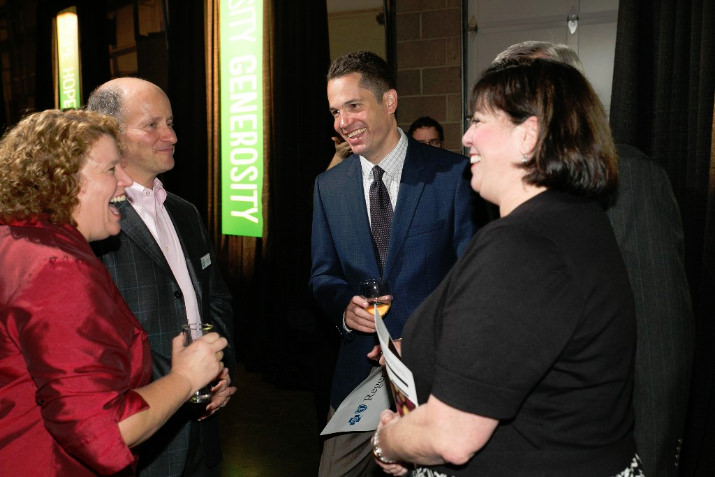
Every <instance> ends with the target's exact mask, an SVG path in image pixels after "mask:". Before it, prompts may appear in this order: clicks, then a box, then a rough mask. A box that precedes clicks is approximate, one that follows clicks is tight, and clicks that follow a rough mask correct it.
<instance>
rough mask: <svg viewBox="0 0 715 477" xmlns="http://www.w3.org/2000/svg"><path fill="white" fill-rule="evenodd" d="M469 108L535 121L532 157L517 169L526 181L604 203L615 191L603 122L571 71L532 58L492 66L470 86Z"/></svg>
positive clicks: (588, 90) (594, 99) (611, 150)
mask: <svg viewBox="0 0 715 477" xmlns="http://www.w3.org/2000/svg"><path fill="white" fill-rule="evenodd" d="M471 104H472V106H473V107H474V108H475V109H476V110H486V111H503V112H504V113H506V114H507V116H508V117H509V119H510V120H511V122H512V123H513V124H521V123H523V122H524V121H526V120H527V119H528V118H530V117H531V116H535V117H536V118H537V119H538V122H539V137H538V140H537V143H536V146H535V147H534V153H533V156H531V157H530V158H529V159H528V160H527V161H526V162H525V163H524V164H521V165H520V167H522V168H523V169H525V171H526V175H525V177H524V181H525V182H526V183H528V184H533V185H538V186H544V187H547V188H550V189H555V190H562V191H567V192H571V193H573V194H576V195H581V196H587V197H594V198H598V199H601V200H604V201H605V200H607V199H608V194H609V193H610V192H612V191H613V190H615V187H616V185H617V181H618V163H617V156H616V148H615V146H614V144H613V138H612V136H611V129H610V127H609V125H608V119H607V117H606V114H605V112H604V110H603V106H602V105H601V102H600V101H599V99H598V96H597V95H596V93H595V92H594V91H593V88H592V87H591V85H590V84H589V83H588V81H587V80H586V79H585V78H584V76H583V75H582V74H581V73H580V72H579V71H577V70H576V69H575V68H573V67H571V66H569V65H566V64H563V63H560V62H555V61H551V60H546V59H531V58H520V59H515V60H511V61H503V62H498V63H495V64H494V65H492V66H491V67H489V68H488V69H487V70H486V71H485V72H484V74H483V75H482V78H481V79H480V80H479V81H478V82H477V84H476V85H475V86H474V89H473V91H472V103H471Z"/></svg>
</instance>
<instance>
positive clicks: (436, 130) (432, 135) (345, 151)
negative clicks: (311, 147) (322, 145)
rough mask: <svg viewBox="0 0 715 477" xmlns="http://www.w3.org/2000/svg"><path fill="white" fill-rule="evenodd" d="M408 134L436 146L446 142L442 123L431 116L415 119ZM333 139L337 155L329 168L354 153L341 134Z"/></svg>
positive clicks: (423, 142)
mask: <svg viewBox="0 0 715 477" xmlns="http://www.w3.org/2000/svg"><path fill="white" fill-rule="evenodd" d="M407 135H408V136H410V137H411V138H414V139H416V140H417V141H419V142H421V143H422V144H428V145H430V146H434V147H439V148H441V147H442V146H443V144H444V129H442V125H441V124H440V123H438V122H437V121H435V120H434V119H432V118H430V117H429V116H422V117H421V118H417V119H415V120H414V122H413V123H412V124H411V125H410V128H409V130H408V131H407ZM331 139H332V140H333V142H334V143H335V155H334V156H333V158H332V159H331V160H330V164H328V169H331V168H333V167H335V166H337V165H338V164H340V163H341V162H343V161H344V160H345V159H346V158H347V157H349V156H350V155H351V154H352V153H353V151H352V149H350V143H348V142H346V141H343V139H342V138H341V137H340V136H333V137H332V138H331Z"/></svg>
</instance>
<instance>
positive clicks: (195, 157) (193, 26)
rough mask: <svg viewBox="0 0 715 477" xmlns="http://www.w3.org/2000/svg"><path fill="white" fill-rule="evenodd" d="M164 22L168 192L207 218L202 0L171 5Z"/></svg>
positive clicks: (175, 1) (178, 0) (176, 0)
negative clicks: (170, 120) (171, 138)
mask: <svg viewBox="0 0 715 477" xmlns="http://www.w3.org/2000/svg"><path fill="white" fill-rule="evenodd" d="M166 10H168V12H165V16H164V18H166V19H168V21H167V25H166V38H167V39H168V49H169V71H168V91H167V94H168V95H169V98H170V99H171V108H172V112H173V113H174V129H175V131H176V136H177V138H178V139H179V142H178V143H177V144H176V153H175V156H174V159H175V160H176V165H175V166H174V169H173V170H172V171H171V172H170V173H168V174H166V177H164V178H162V179H164V182H166V183H167V188H168V190H171V191H172V192H175V193H176V194H178V195H180V196H181V197H183V198H184V199H186V200H188V201H189V202H191V203H192V204H194V205H195V206H196V207H197V208H198V209H199V212H201V215H202V216H203V217H204V221H206V220H207V217H208V185H207V182H208V166H207V164H208V158H207V142H206V141H207V135H206V130H207V118H206V56H205V52H204V48H203V45H204V2H203V0H188V1H187V0H170V1H169V2H168V8H167V9H166Z"/></svg>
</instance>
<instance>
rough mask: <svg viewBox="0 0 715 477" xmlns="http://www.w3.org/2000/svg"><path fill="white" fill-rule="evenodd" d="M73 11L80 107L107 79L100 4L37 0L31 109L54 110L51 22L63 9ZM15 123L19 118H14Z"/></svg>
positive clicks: (102, 6)
mask: <svg viewBox="0 0 715 477" xmlns="http://www.w3.org/2000/svg"><path fill="white" fill-rule="evenodd" d="M71 6H76V7H77V22H78V29H79V40H80V50H81V51H80V58H81V63H82V104H83V105H84V104H87V97H88V96H89V93H91V92H92V90H93V89H94V88H96V87H97V86H99V85H100V84H102V83H104V82H105V81H107V80H108V79H109V33H110V32H111V29H110V28H108V22H107V12H106V10H107V7H106V2H105V1H104V0H41V1H39V2H38V4H37V56H36V73H35V74H36V76H35V80H36V97H35V109H36V110H37V111H41V110H43V109H50V108H54V107H55V95H54V89H53V71H52V66H53V65H52V22H53V20H54V17H55V16H56V15H57V13H59V12H60V11H61V10H64V9H65V8H68V7H71ZM18 119H19V118H18Z"/></svg>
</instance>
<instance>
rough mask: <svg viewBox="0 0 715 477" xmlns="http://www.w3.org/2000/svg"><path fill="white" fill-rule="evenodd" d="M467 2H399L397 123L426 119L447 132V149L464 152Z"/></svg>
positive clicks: (396, 11)
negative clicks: (464, 8)
mask: <svg viewBox="0 0 715 477" xmlns="http://www.w3.org/2000/svg"><path fill="white" fill-rule="evenodd" d="M461 9H462V2H461V0H395V15H396V16H395V23H396V43H397V48H396V54H397V92H398V93H399V100H398V101H399V106H398V110H397V120H398V123H399V125H400V127H402V128H403V129H404V130H405V131H407V129H408V128H409V126H410V124H411V123H412V121H414V120H415V119H417V118H418V117H420V116H431V117H433V118H434V119H436V120H437V121H439V123H440V124H442V126H443V127H444V135H445V144H444V147H445V148H446V149H450V150H452V151H455V152H460V153H461V152H462V146H461V140H462V71H461V59H462V42H461V33H460V30H461V17H460V15H461Z"/></svg>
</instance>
